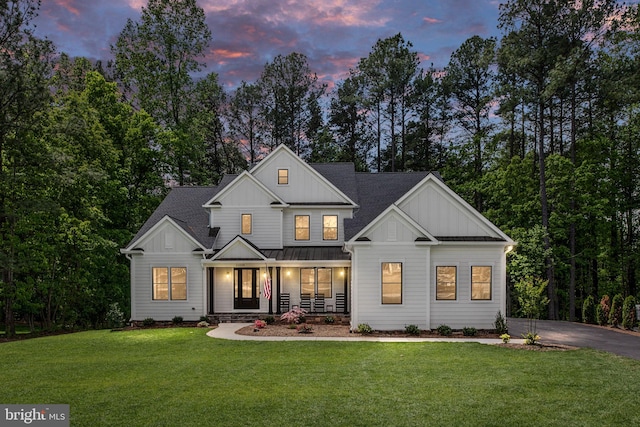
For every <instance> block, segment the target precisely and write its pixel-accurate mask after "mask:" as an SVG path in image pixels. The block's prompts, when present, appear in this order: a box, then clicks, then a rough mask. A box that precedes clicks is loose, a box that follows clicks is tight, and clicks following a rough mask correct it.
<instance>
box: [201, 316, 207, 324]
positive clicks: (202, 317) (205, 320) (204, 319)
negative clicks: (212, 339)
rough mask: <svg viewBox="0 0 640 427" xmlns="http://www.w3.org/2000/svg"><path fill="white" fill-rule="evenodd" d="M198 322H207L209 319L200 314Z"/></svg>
mask: <svg viewBox="0 0 640 427" xmlns="http://www.w3.org/2000/svg"><path fill="white" fill-rule="evenodd" d="M200 322H207V323H209V319H208V318H207V316H200Z"/></svg>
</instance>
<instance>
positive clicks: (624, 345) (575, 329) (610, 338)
mask: <svg viewBox="0 0 640 427" xmlns="http://www.w3.org/2000/svg"><path fill="white" fill-rule="evenodd" d="M507 325H508V327H509V335H511V336H512V337H514V338H520V337H521V336H522V334H524V333H526V332H527V330H528V323H527V319H516V318H509V319H508V324H507ZM536 325H537V331H538V335H540V342H542V343H544V344H565V345H572V346H575V347H588V348H594V349H597V350H603V351H607V352H609V353H613V354H617V355H620V356H626V357H630V358H632V359H637V360H640V336H638V335H633V334H628V333H625V332H622V331H616V330H613V329H610V328H602V327H597V326H593V325H584V324H582V323H575V322H566V321H559V320H538V321H537V323H536Z"/></svg>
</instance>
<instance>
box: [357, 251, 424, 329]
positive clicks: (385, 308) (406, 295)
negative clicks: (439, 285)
mask: <svg viewBox="0 0 640 427" xmlns="http://www.w3.org/2000/svg"><path fill="white" fill-rule="evenodd" d="M429 251H430V248H429V247H427V246H416V245H415V244H413V243H398V244H375V243H374V244H371V246H358V247H357V248H355V250H354V256H353V259H352V262H353V266H354V269H357V271H356V272H355V273H354V280H356V281H357V284H355V283H354V286H353V288H352V297H353V298H354V300H353V307H355V308H354V312H353V313H352V324H351V327H352V329H356V328H357V327H358V325H359V324H361V323H366V324H368V325H369V326H371V327H372V328H373V329H375V330H403V329H404V328H405V327H406V326H407V325H418V327H420V328H422V329H425V328H429V323H428V322H429V273H430V272H429V268H428V265H429ZM383 262H401V263H402V304H382V263H383Z"/></svg>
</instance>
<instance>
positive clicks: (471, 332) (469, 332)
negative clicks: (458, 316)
mask: <svg viewBox="0 0 640 427" xmlns="http://www.w3.org/2000/svg"><path fill="white" fill-rule="evenodd" d="M462 335H464V336H465V337H475V336H476V335H478V330H477V329H476V328H473V327H469V328H467V327H464V328H462Z"/></svg>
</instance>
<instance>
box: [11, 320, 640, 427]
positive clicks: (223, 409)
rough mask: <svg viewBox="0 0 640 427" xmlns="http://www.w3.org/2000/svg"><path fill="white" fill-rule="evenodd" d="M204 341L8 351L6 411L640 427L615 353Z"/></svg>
mask: <svg viewBox="0 0 640 427" xmlns="http://www.w3.org/2000/svg"><path fill="white" fill-rule="evenodd" d="M205 332H206V331H205V330H203V329H191V328H177V329H152V330H138V331H129V332H109V331H90V332H82V333H76V334H69V335H61V336H54V337H44V338H36V339H32V340H25V341H20V342H11V343H3V344H0V361H1V362H0V384H1V387H0V403H24V404H35V403H67V404H70V406H71V425H72V426H147V425H149V426H171V427H174V426H241V425H252V426H253V425H265V426H267V425H268V426H274V425H285V426H286V425H292V426H303V425H317V426H356V425H358V426H373V425H380V426H401V425H408V426H415V425H420V426H426V425H430V426H433V425H446V426H461V425H469V426H478V425H495V426H515V425H517V426H544V425H557V426H564V427H566V426H572V425H576V426H587V425H593V426H602V425H640V403H639V400H638V396H640V362H638V361H635V360H631V359H626V358H622V357H617V356H613V355H610V354H606V353H601V352H596V351H591V350H577V351H567V352H535V351H524V350H512V349H506V348H500V347H497V346H489V345H481V344H469V343H461V344H447V343H375V342H313V341H302V342H247V341H224V340H216V339H212V338H209V337H207V336H205Z"/></svg>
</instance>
